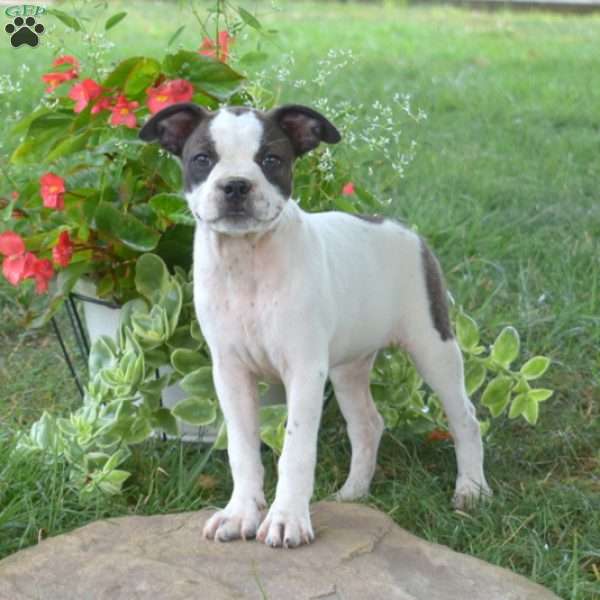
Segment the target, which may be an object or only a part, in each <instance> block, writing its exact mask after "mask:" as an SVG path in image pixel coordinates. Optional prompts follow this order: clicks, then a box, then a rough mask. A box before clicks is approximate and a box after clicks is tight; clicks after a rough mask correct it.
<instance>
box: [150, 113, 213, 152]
mask: <svg viewBox="0 0 600 600" xmlns="http://www.w3.org/2000/svg"><path fill="white" fill-rule="evenodd" d="M208 116H209V113H208V112H207V111H206V110H204V109H203V108H202V107H201V106H198V105H197V104H192V103H191V102H181V103H180V104H173V105H172V106H168V107H167V108H163V109H162V110H161V111H159V112H157V113H156V114H155V115H154V116H153V117H152V118H150V119H148V121H146V123H145V124H144V126H143V127H142V128H141V129H140V134H139V135H140V139H142V140H144V141H145V142H153V141H154V140H158V142H159V144H160V145H161V146H162V147H163V148H164V149H165V150H168V151H169V152H171V154H175V155H176V156H181V153H182V152H183V147H184V146H185V143H186V142H187V140H188V138H189V137H190V135H191V134H192V132H193V131H194V129H196V127H198V125H199V123H200V121H202V120H203V119H205V118H207V117H208Z"/></svg>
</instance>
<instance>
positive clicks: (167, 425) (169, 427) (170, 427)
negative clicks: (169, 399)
mask: <svg viewBox="0 0 600 600" xmlns="http://www.w3.org/2000/svg"><path fill="white" fill-rule="evenodd" d="M152 425H153V426H154V428H155V429H162V430H163V431H164V432H165V433H166V434H167V435H175V436H177V435H179V427H178V426H177V419H176V418H175V417H174V416H173V413H172V412H171V411H170V410H169V409H168V408H159V409H158V410H156V411H154V412H153V413H152Z"/></svg>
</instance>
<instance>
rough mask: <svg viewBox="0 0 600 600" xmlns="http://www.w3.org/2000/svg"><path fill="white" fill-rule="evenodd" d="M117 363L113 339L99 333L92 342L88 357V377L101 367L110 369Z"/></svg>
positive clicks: (92, 375)
mask: <svg viewBox="0 0 600 600" xmlns="http://www.w3.org/2000/svg"><path fill="white" fill-rule="evenodd" d="M116 365H117V346H116V344H115V341H114V340H113V339H112V338H111V337H109V336H107V335H101V336H100V337H99V338H98V339H97V340H96V341H95V342H94V343H93V344H92V348H91V350H90V357H89V359H88V368H89V371H90V378H91V379H93V378H94V376H95V375H96V374H97V373H99V372H100V371H101V370H103V369H112V368H114V367H115V366H116Z"/></svg>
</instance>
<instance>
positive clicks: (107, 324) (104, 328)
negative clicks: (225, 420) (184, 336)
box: [74, 279, 285, 444]
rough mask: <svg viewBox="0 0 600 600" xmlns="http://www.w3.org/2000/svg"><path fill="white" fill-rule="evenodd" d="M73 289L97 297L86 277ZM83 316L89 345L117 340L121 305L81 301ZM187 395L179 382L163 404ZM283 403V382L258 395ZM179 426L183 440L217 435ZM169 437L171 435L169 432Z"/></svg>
mask: <svg viewBox="0 0 600 600" xmlns="http://www.w3.org/2000/svg"><path fill="white" fill-rule="evenodd" d="M74 291H75V292H77V293H78V294H81V295H82V296H87V297H89V298H94V299H98V296H97V295H96V286H95V285H94V284H93V283H92V282H91V281H87V280H82V279H80V280H79V281H78V282H77V285H76V286H75V289H74ZM82 304H83V316H84V321H85V326H86V329H87V332H88V337H89V340H90V346H91V345H92V344H93V343H94V342H95V341H96V340H97V339H98V338H99V337H100V336H101V335H107V336H109V337H111V338H113V339H115V340H116V338H117V332H118V330H119V320H120V318H121V309H120V308H112V307H109V306H104V305H102V304H95V303H93V302H85V301H84V302H82ZM172 371H173V369H172V367H171V365H165V366H163V367H160V368H159V370H158V372H159V375H165V374H166V373H170V372H172ZM185 397H186V393H185V392H184V391H183V389H182V388H181V386H180V385H179V384H178V383H175V384H173V385H170V386H169V387H167V388H165V389H164V390H163V393H162V405H163V406H164V407H166V408H173V407H174V406H175V405H176V404H177V403H178V402H179V401H180V400H183V399H184V398H185ZM283 403H285V389H284V387H283V385H271V386H269V389H268V390H267V392H266V393H265V394H263V396H262V397H261V405H262V406H267V405H270V404H283ZM177 424H178V426H179V433H180V437H181V439H182V440H183V441H185V442H201V443H205V444H212V443H213V442H214V441H215V439H216V437H217V433H218V432H217V430H216V428H215V427H211V426H208V427H197V426H194V425H190V424H189V423H184V422H183V421H181V420H179V419H178V420H177ZM168 437H172V436H168Z"/></svg>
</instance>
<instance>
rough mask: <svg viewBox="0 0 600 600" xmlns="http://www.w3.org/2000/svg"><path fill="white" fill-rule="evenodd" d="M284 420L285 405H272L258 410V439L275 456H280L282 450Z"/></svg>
mask: <svg viewBox="0 0 600 600" xmlns="http://www.w3.org/2000/svg"><path fill="white" fill-rule="evenodd" d="M286 418H287V406H286V405H285V404H273V405H271V406H263V407H261V409H260V439H261V440H262V441H263V442H264V443H265V444H267V446H269V447H270V448H272V449H273V450H274V451H275V452H276V453H277V454H281V451H282V449H283V441H284V439H285V421H286Z"/></svg>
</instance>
